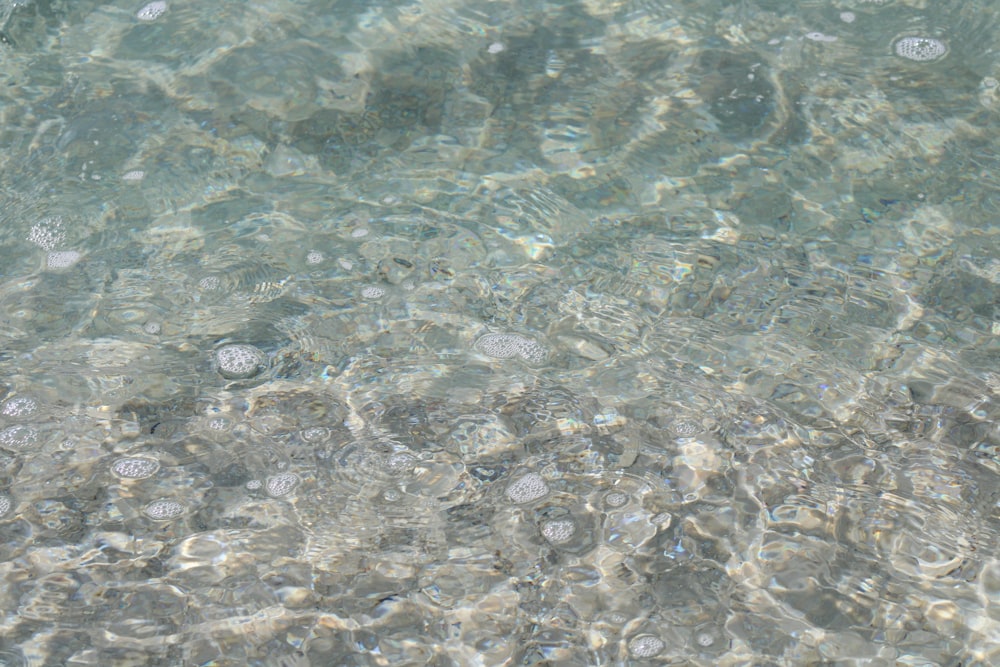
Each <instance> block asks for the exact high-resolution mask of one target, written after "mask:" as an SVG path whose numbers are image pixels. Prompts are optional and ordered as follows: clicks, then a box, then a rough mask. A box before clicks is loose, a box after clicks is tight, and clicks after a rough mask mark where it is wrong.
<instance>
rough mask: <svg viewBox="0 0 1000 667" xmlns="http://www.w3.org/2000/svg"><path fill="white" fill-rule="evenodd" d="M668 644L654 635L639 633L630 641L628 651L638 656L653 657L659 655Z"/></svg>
mask: <svg viewBox="0 0 1000 667" xmlns="http://www.w3.org/2000/svg"><path fill="white" fill-rule="evenodd" d="M666 647H667V645H666V644H665V643H663V640H662V639H660V638H659V637H656V636H654V635H639V636H638V637H636V638H635V639H633V640H632V641H630V642H629V643H628V652H629V653H631V654H632V655H633V656H635V657H636V658H652V657H655V656H657V655H659V654H660V653H661V652H662V651H663V649H665V648H666Z"/></svg>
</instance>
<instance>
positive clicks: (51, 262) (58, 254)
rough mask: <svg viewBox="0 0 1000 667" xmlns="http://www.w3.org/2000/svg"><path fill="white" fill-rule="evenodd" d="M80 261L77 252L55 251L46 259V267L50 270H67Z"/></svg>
mask: <svg viewBox="0 0 1000 667" xmlns="http://www.w3.org/2000/svg"><path fill="white" fill-rule="evenodd" d="M79 261H80V253H78V252H77V251H76V250H53V251H52V252H50V253H49V254H48V255H47V256H46V257H45V266H46V267H48V268H50V269H66V268H69V267H71V266H73V265H74V264H76V263H77V262H79Z"/></svg>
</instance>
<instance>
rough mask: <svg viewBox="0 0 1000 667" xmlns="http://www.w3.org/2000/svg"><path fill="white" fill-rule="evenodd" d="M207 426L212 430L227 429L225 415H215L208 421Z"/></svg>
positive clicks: (227, 422)
mask: <svg viewBox="0 0 1000 667" xmlns="http://www.w3.org/2000/svg"><path fill="white" fill-rule="evenodd" d="M208 428H210V429H211V430H213V431H226V430H228V429H229V420H228V419H226V418H225V417H216V418H214V419H212V420H211V421H209V422H208Z"/></svg>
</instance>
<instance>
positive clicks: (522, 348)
mask: <svg viewBox="0 0 1000 667" xmlns="http://www.w3.org/2000/svg"><path fill="white" fill-rule="evenodd" d="M475 348H476V349H477V350H479V351H480V352H482V353H483V354H485V355H486V356H488V357H493V358H494V359H513V358H514V357H520V358H521V359H524V360H525V361H527V362H529V363H538V362H541V361H543V360H544V359H545V356H546V351H545V348H544V347H542V346H541V345H540V344H539V343H538V342H537V341H535V340H533V339H531V338H528V337H526V336H522V335H520V334H511V333H490V334H486V335H484V336H482V337H481V338H480V339H479V340H477V341H476V343H475Z"/></svg>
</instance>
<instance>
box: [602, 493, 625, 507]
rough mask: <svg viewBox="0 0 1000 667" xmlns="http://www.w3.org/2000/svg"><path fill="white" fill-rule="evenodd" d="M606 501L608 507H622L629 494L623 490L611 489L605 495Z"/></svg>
mask: <svg viewBox="0 0 1000 667" xmlns="http://www.w3.org/2000/svg"><path fill="white" fill-rule="evenodd" d="M604 502H605V503H606V504H607V506H608V507H621V506H622V505H624V504H625V503H627V502H628V494H627V493H622V492H621V491H611V492H610V493H608V494H607V495H606V496H604Z"/></svg>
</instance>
